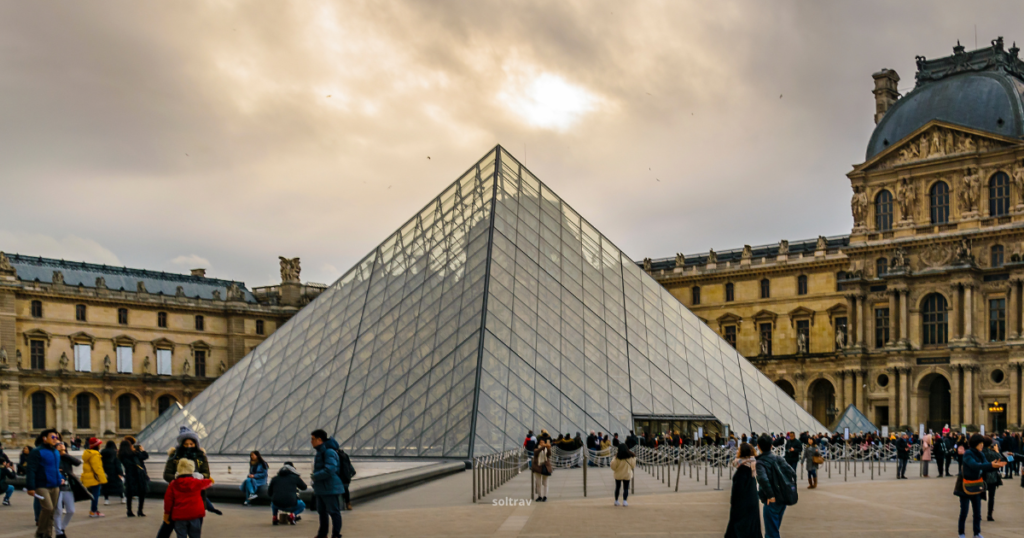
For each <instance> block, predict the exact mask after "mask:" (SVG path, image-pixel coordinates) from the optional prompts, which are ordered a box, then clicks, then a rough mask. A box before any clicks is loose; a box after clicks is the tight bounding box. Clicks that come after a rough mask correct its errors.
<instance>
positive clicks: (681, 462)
mask: <svg viewBox="0 0 1024 538" xmlns="http://www.w3.org/2000/svg"><path fill="white" fill-rule="evenodd" d="M678 454H679V465H678V467H676V491H679V475H681V474H682V473H683V449H682V447H679V452H678Z"/></svg>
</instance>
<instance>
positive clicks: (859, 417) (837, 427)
mask: <svg viewBox="0 0 1024 538" xmlns="http://www.w3.org/2000/svg"><path fill="white" fill-rule="evenodd" d="M844 428H850V433H851V434H852V433H860V432H877V431H878V426H875V424H874V423H873V422H871V420H870V419H868V417H866V416H864V413H861V412H860V409H857V406H855V405H853V404H850V405H848V406H846V410H844V411H843V414H842V415H839V418H837V419H836V421H835V422H834V423H833V424H832V427H831V428H829V430H830V431H833V432H838V433H843V429H844Z"/></svg>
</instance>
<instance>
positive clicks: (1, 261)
mask: <svg viewBox="0 0 1024 538" xmlns="http://www.w3.org/2000/svg"><path fill="white" fill-rule="evenodd" d="M0 271H3V272H5V273H10V272H12V271H14V266H13V265H11V260H10V259H9V258H8V257H7V255H6V254H4V253H3V252H0Z"/></svg>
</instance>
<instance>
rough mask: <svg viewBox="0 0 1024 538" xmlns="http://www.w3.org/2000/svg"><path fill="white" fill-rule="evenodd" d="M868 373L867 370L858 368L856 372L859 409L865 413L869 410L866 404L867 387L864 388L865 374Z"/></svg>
mask: <svg viewBox="0 0 1024 538" xmlns="http://www.w3.org/2000/svg"><path fill="white" fill-rule="evenodd" d="M866 373H867V372H865V371H864V370H857V371H856V372H855V374H856V377H855V385H856V389H857V409H860V412H861V413H864V414H865V415H866V414H867V412H868V408H867V405H866V403H867V400H866V398H865V395H864V393H865V392H867V389H866V388H864V375H865V374H866Z"/></svg>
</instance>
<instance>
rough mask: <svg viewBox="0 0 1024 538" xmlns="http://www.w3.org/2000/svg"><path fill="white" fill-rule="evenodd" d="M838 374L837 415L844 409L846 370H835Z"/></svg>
mask: <svg viewBox="0 0 1024 538" xmlns="http://www.w3.org/2000/svg"><path fill="white" fill-rule="evenodd" d="M836 375H837V376H839V385H838V386H836V407H838V408H839V414H838V415H836V416H837V417H838V416H839V415H841V414H843V409H846V371H845V370H839V371H837V372H836Z"/></svg>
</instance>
